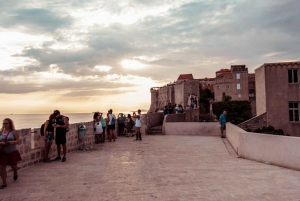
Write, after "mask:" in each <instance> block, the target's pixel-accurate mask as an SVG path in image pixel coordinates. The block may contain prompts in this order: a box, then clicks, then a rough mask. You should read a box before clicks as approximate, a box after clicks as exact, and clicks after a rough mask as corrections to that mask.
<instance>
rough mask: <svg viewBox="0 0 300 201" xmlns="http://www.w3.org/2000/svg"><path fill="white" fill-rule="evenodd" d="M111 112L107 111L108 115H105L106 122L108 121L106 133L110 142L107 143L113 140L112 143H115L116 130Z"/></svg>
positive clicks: (114, 118) (114, 119)
mask: <svg viewBox="0 0 300 201" xmlns="http://www.w3.org/2000/svg"><path fill="white" fill-rule="evenodd" d="M112 112H113V110H112V109H110V110H109V111H108V115H107V121H108V126H107V131H108V132H109V134H110V140H109V142H111V140H112V139H113V142H115V141H116V133H115V129H116V127H115V126H116V125H115V123H116V117H115V115H114V114H113V113H112Z"/></svg>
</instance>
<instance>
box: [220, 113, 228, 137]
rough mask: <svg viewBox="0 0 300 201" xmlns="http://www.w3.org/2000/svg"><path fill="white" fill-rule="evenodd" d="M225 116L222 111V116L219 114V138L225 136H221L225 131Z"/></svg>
mask: <svg viewBox="0 0 300 201" xmlns="http://www.w3.org/2000/svg"><path fill="white" fill-rule="evenodd" d="M226 115H227V112H226V111H225V110H224V111H223V114H221V115H220V118H219V122H220V128H221V138H225V135H223V131H224V130H226Z"/></svg>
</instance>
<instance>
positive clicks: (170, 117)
mask: <svg viewBox="0 0 300 201" xmlns="http://www.w3.org/2000/svg"><path fill="white" fill-rule="evenodd" d="M185 116H186V114H185V113H183V114H167V115H166V116H165V118H164V123H165V122H185Z"/></svg>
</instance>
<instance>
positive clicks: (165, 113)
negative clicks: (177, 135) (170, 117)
mask: <svg viewBox="0 0 300 201" xmlns="http://www.w3.org/2000/svg"><path fill="white" fill-rule="evenodd" d="M163 112H164V116H166V115H167V114H168V107H167V106H165V108H164V111H163Z"/></svg>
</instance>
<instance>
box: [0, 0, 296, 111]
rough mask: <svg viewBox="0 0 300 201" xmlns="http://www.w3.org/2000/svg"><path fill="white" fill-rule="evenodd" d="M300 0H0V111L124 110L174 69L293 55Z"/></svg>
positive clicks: (201, 73)
mask: <svg viewBox="0 0 300 201" xmlns="http://www.w3.org/2000/svg"><path fill="white" fill-rule="evenodd" d="M299 10H300V1H299V0H284V1H282V0H198V1H196V0H105V1H101V0H85V1H83V0H47V1H37V0H14V1H7V0H0V113H49V111H52V110H53V109H56V108H58V109H60V110H61V111H63V112H92V111H95V110H101V111H107V109H109V108H113V109H114V110H116V111H131V110H134V109H137V108H142V109H148V108H149V106H150V91H149V89H150V87H153V86H162V85H164V84H166V83H169V82H172V81H174V80H176V78H177V77H178V75H179V74H181V73H192V74H193V75H194V77H195V78H202V77H214V73H215V71H216V70H218V69H220V68H229V67H230V64H246V65H247V66H248V68H249V71H250V72H254V69H255V68H257V67H258V66H259V65H261V64H263V63H266V62H277V61H294V60H300V54H299V47H300V38H299V31H300V20H299V19H300V12H299Z"/></svg>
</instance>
